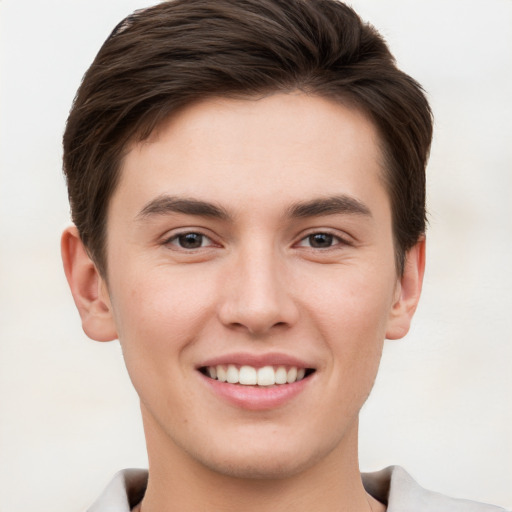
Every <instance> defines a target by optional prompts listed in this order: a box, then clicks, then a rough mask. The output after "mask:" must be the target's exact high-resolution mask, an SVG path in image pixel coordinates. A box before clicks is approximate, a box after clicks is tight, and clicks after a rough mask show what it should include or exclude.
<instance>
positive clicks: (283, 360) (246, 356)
mask: <svg viewBox="0 0 512 512" xmlns="http://www.w3.org/2000/svg"><path fill="white" fill-rule="evenodd" d="M228 364H234V365H237V366H244V365H246V366H253V367H255V368H262V367H263V366H296V367H297V368H314V365H312V364H311V363H308V362H306V361H304V360H303V359H300V358H298V357H296V356H292V355H289V354H283V353H278V352H274V353H267V354H250V353H242V352H235V353H231V354H223V355H221V356H217V357H213V358H211V359H207V360H205V361H203V362H202V363H201V364H199V365H198V368H204V367H207V366H218V365H228Z"/></svg>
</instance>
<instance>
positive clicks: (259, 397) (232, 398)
mask: <svg viewBox="0 0 512 512" xmlns="http://www.w3.org/2000/svg"><path fill="white" fill-rule="evenodd" d="M200 376H201V377H202V378H203V379H204V381H205V383H206V384H207V385H208V386H209V387H210V389H211V390H213V392H214V393H215V394H216V395H218V396H220V397H221V398H222V399H224V400H226V401H228V402H229V403H231V404H232V405H234V406H236V407H239V408H242V409H247V410H251V411H262V410H265V409H275V408H278V407H281V406H283V405H285V404H286V403H288V402H289V401H290V400H292V399H293V398H295V397H296V396H297V395H298V394H299V393H301V392H302V391H304V389H305V388H306V387H307V386H308V384H310V382H311V380H312V377H313V375H310V376H308V377H306V378H304V379H302V380H299V381H297V382H294V383H292V384H277V385H274V386H268V387H266V386H244V385H241V384H229V383H228V382H220V381H218V380H215V379H210V378H209V377H206V376H205V375H203V374H202V373H200Z"/></svg>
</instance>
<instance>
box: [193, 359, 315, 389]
mask: <svg viewBox="0 0 512 512" xmlns="http://www.w3.org/2000/svg"><path fill="white" fill-rule="evenodd" d="M199 371H200V372H201V373H202V374H203V375H205V376H206V377H209V378H210V379H213V380H218V381H220V382H227V383H228V384H240V385H242V386H266V387H268V386H274V385H285V384H293V383H294V382H298V381H300V380H302V379H304V378H306V377H309V375H311V374H312V373H314V372H315V370H314V369H313V368H299V367H297V366H262V367H261V368H256V367H254V366H248V365H243V366H238V365H235V364H228V365H224V364H218V365H216V366H203V367H201V368H200V369H199Z"/></svg>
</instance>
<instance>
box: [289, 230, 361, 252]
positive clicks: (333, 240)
mask: <svg viewBox="0 0 512 512" xmlns="http://www.w3.org/2000/svg"><path fill="white" fill-rule="evenodd" d="M322 236H323V237H325V238H326V239H327V240H328V241H329V245H328V246H327V247H313V246H312V245H311V242H312V239H314V237H322ZM306 241H309V245H304V242H306ZM317 241H319V240H317ZM338 245H351V244H350V242H348V241H347V240H345V239H343V238H341V237H340V236H338V235H335V234H333V233H329V232H328V231H315V232H313V233H309V234H308V235H306V236H305V237H303V238H301V239H300V241H299V243H298V244H297V246H298V247H307V248H309V249H318V250H328V249H332V248H334V247H336V246H338Z"/></svg>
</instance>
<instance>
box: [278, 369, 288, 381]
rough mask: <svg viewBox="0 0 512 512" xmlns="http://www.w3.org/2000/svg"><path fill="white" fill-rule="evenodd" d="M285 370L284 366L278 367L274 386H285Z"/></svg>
mask: <svg viewBox="0 0 512 512" xmlns="http://www.w3.org/2000/svg"><path fill="white" fill-rule="evenodd" d="M286 375H287V372H286V368H285V367H284V366H280V367H279V368H278V369H277V370H276V384H286Z"/></svg>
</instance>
